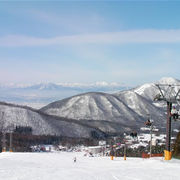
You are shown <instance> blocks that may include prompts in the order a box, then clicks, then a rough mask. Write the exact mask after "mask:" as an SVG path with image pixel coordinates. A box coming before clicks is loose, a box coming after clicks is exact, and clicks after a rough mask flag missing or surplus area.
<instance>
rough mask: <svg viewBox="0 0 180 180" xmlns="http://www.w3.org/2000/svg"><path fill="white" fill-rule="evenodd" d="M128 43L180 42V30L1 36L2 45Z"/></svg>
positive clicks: (0, 44)
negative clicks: (49, 35) (52, 35)
mask: <svg viewBox="0 0 180 180" xmlns="http://www.w3.org/2000/svg"><path fill="white" fill-rule="evenodd" d="M127 43H180V30H179V29H178V30H131V31H121V32H107V33H99V34H78V35H71V36H57V37H52V38H38V37H31V36H21V35H9V36H5V37H0V46H1V47H2V46H3V47H22V46H50V45H76V44H127Z"/></svg>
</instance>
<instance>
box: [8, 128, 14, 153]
mask: <svg viewBox="0 0 180 180" xmlns="http://www.w3.org/2000/svg"><path fill="white" fill-rule="evenodd" d="M9 152H13V150H12V131H11V132H10V133H9Z"/></svg>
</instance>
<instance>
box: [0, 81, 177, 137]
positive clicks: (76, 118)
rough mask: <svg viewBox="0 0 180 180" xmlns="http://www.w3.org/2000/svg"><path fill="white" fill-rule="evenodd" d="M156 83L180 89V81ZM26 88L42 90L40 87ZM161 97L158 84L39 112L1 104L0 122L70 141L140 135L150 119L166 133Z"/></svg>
mask: <svg viewBox="0 0 180 180" xmlns="http://www.w3.org/2000/svg"><path fill="white" fill-rule="evenodd" d="M156 83H159V84H176V85H180V81H179V80H177V79H173V78H162V79H161V80H160V81H157V82H156ZM41 87H42V86H41ZM52 87H53V86H51V88H52ZM24 88H31V89H33V88H34V89H38V88H40V86H36V87H32V86H31V87H23V89H24ZM46 88H47V86H46ZM46 88H45V87H44V88H42V89H46ZM48 88H49V86H48ZM178 88H180V87H177V88H176V89H175V91H176V92H177V90H178ZM42 89H41V88H40V89H39V90H40V91H41V90H42ZM53 92H54V91H53ZM158 93H159V90H158V88H157V87H156V86H155V84H154V83H149V84H144V85H142V86H139V87H137V88H133V89H129V90H122V89H121V91H118V92H116V93H104V92H88V93H81V94H78V95H75V96H72V97H68V98H65V99H62V100H59V101H55V102H52V103H50V104H48V105H47V106H44V107H42V108H41V109H39V110H35V109H32V108H29V107H23V106H17V105H12V104H6V103H1V104H0V119H1V121H2V120H3V122H4V126H5V127H6V126H8V125H10V124H14V125H29V126H31V127H32V128H33V132H34V133H35V134H57V135H64V136H70V137H91V136H92V134H94V133H95V134H96V135H98V136H103V133H105V134H117V133H123V132H132V131H134V130H136V131H138V129H140V127H143V126H144V123H145V121H146V120H147V118H148V117H149V116H150V117H151V119H153V120H154V125H156V126H157V127H158V128H162V129H163V128H165V126H166V109H165V107H166V104H165V103H163V102H155V101H154V100H153V99H154V97H155V96H156V95H157V94H158ZM179 125H180V124H179V122H173V127H178V126H179Z"/></svg>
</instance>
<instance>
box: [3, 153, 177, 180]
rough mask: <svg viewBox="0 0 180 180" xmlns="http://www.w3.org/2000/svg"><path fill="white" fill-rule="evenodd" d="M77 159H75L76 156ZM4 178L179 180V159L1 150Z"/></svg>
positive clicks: (9, 179) (40, 179) (41, 179)
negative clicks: (8, 151) (2, 151)
mask: <svg viewBox="0 0 180 180" xmlns="http://www.w3.org/2000/svg"><path fill="white" fill-rule="evenodd" d="M74 157H76V158H77V162H76V163H74V162H73V158H74ZM0 162H1V163H0V179H3V180H151V179H153V180H161V179H162V180H177V179H179V171H180V160H175V159H173V160H171V161H164V160H163V159H162V158H152V159H144V160H143V159H142V158H128V157H127V160H126V161H124V160H123V157H120V158H115V159H114V160H113V161H111V160H110V157H84V156H83V153H70V152H69V153H68V152H60V153H1V154H0Z"/></svg>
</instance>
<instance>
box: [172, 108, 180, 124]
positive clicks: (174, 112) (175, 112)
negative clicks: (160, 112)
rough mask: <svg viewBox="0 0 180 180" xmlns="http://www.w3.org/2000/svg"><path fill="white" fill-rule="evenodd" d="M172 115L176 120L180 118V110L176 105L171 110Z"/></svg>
mask: <svg viewBox="0 0 180 180" xmlns="http://www.w3.org/2000/svg"><path fill="white" fill-rule="evenodd" d="M171 116H172V118H173V119H174V120H175V121H176V120H180V119H179V116H180V115H179V111H178V110H177V109H176V107H175V106H173V107H172V110H171Z"/></svg>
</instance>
